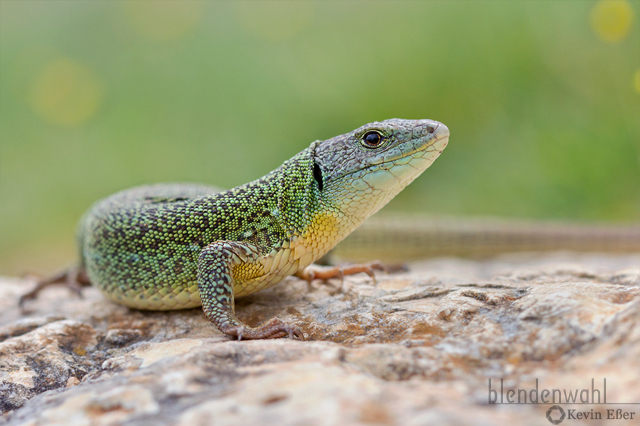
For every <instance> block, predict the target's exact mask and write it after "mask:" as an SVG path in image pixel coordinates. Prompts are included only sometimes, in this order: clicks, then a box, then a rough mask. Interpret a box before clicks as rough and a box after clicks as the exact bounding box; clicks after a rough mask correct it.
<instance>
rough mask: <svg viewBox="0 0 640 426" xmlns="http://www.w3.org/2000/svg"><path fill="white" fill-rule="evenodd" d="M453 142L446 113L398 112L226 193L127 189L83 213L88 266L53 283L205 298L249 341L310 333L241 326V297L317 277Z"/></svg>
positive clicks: (144, 298) (153, 297)
mask: <svg viewBox="0 0 640 426" xmlns="http://www.w3.org/2000/svg"><path fill="white" fill-rule="evenodd" d="M448 139H449V130H448V129H447V127H446V126H445V125H444V124H441V123H438V122H436V121H431V120H401V119H391V120H386V121H383V122H374V123H370V124H366V125H364V126H362V127H360V128H358V129H356V130H354V131H352V132H350V133H347V134H344V135H341V136H337V137H334V138H332V139H328V140H325V141H315V142H313V143H312V144H311V146H309V147H308V148H306V149H304V150H303V151H302V152H300V153H299V154H297V155H295V156H294V157H293V158H291V159H290V160H288V161H286V162H285V163H284V164H283V165H282V166H280V167H279V168H278V169H276V170H274V171H272V172H271V173H269V174H267V175H266V176H264V177H262V178H260V179H258V180H255V181H253V182H250V183H247V184H245V185H242V186H239V187H237V188H234V189H230V190H228V191H219V190H217V189H215V188H212V187H208V186H205V185H199V184H159V185H150V186H143V187H138V188H133V189H129V190H125V191H122V192H119V193H117V194H114V195H112V196H110V197H107V198H105V199H103V200H101V201H98V202H97V203H96V204H94V205H93V206H92V207H91V208H90V209H89V211H87V213H85V215H84V216H83V218H82V219H81V221H80V224H79V231H78V244H79V248H80V258H81V260H80V266H79V267H78V268H77V269H75V270H74V271H70V272H67V273H66V274H63V275H61V276H59V277H56V278H54V279H52V280H48V282H49V283H50V282H52V281H55V280H58V281H60V280H62V278H63V277H64V278H66V279H67V280H71V281H73V280H75V279H76V278H78V277H85V280H88V281H89V282H90V283H91V284H92V285H94V286H96V287H97V288H98V289H100V290H101V291H102V293H103V294H104V295H105V296H106V297H107V298H108V299H110V300H112V301H114V302H117V303H121V304H123V305H126V306H129V307H133V308H138V309H153V310H167V309H183V308H191V307H196V306H202V308H203V310H204V313H205V315H206V317H207V318H208V319H209V320H210V321H211V322H213V323H214V324H215V325H216V326H217V327H218V329H220V331H222V332H223V333H225V334H227V335H231V336H236V337H237V338H239V339H241V338H243V339H263V338H274V337H284V336H286V335H289V336H290V337H291V336H296V337H298V338H300V339H303V338H304V335H303V333H302V332H301V331H300V329H299V328H298V327H295V326H292V325H288V324H285V323H284V322H282V321H281V320H279V319H277V318H274V319H272V320H271V321H269V322H267V323H266V324H263V325H262V326H259V327H256V328H253V327H250V326H248V325H245V324H243V323H242V322H241V321H240V320H238V319H237V318H236V316H235V309H234V298H235V297H239V296H245V295H249V294H252V293H255V292H258V291H260V290H263V289H265V288H268V287H271V286H273V285H274V284H276V283H278V282H280V281H281V280H282V279H283V278H285V277H287V276H289V275H293V274H295V275H297V276H298V277H301V278H305V279H309V278H310V277H313V273H309V272H308V271H307V270H305V268H307V267H308V266H310V265H311V264H312V263H313V262H314V261H315V260H317V259H318V258H320V257H321V256H323V255H324V254H325V253H327V252H328V251H329V250H330V249H331V248H333V247H334V246H335V245H336V244H338V243H339V242H340V241H341V240H342V239H344V238H345V237H346V236H347V235H348V234H349V233H351V232H352V231H353V230H354V229H355V228H356V227H358V226H359V225H360V224H361V223H362V222H364V220H365V219H366V218H367V217H369V216H371V215H372V214H373V213H375V212H376V211H378V210H379V209H380V208H382V207H383V206H384V205H385V204H386V203H387V202H389V200H391V199H392V198H393V197H394V196H395V195H396V194H398V193H399V192H400V191H401V190H402V189H403V188H404V187H406V186H407V185H408V184H409V183H410V182H412V181H413V180H414V179H415V178H416V177H418V176H419V175H420V174H421V173H422V172H423V171H424V170H426V169H427V168H428V167H429V166H430V165H431V163H433V161H434V160H435V159H436V158H437V157H438V156H439V155H440V153H441V152H442V150H443V149H444V148H445V147H446V145H447V142H448ZM365 269H366V268H365ZM365 269H359V268H355V269H354V270H353V271H355V272H357V271H360V272H362V271H365ZM336 273H337V272H336Z"/></svg>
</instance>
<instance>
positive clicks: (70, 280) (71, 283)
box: [18, 266, 91, 314]
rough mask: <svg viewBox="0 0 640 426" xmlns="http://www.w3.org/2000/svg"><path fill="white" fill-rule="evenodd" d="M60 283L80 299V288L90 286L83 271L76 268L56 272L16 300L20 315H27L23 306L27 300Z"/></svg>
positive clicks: (39, 281)
mask: <svg viewBox="0 0 640 426" xmlns="http://www.w3.org/2000/svg"><path fill="white" fill-rule="evenodd" d="M61 283H62V284H63V285H65V286H66V287H68V288H69V289H70V290H71V291H72V292H74V293H75V294H76V295H77V296H78V297H82V287H83V286H87V285H90V284H91V283H90V282H89V278H88V277H87V274H86V272H85V271H84V269H82V268H79V267H77V266H74V267H71V268H69V269H66V270H64V271H62V272H58V273H57V274H55V275H52V276H51V277H49V278H45V279H40V280H38V282H37V283H36V286H35V288H34V289H33V290H31V291H29V292H27V293H25V294H23V295H22V296H20V299H18V306H19V307H20V310H21V311H22V313H23V314H25V313H27V310H26V308H25V306H24V304H25V302H26V301H27V300H32V299H35V298H36V297H38V294H39V293H40V292H41V291H42V290H43V289H45V288H46V287H49V286H50V285H53V284H61Z"/></svg>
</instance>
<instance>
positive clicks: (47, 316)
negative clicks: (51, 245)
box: [0, 253, 640, 426]
mask: <svg viewBox="0 0 640 426" xmlns="http://www.w3.org/2000/svg"><path fill="white" fill-rule="evenodd" d="M410 266H411V267H410V271H409V272H404V273H400V274H394V275H384V274H380V275H378V284H377V285H373V282H372V280H371V279H370V278H369V277H367V276H366V275H363V276H352V277H347V278H346V279H345V282H344V285H343V286H342V287H341V286H340V283H339V282H338V281H333V280H332V281H330V282H328V283H327V284H321V283H313V284H312V286H311V288H308V286H307V284H306V282H303V281H300V280H297V279H295V278H291V279H287V280H286V281H285V282H283V283H281V284H279V285H278V286H276V287H274V288H272V289H269V290H266V291H264V292H261V293H258V294H256V295H253V296H250V297H248V298H245V299H239V300H238V303H237V306H236V311H237V314H238V316H239V317H240V319H242V320H243V321H246V322H248V323H249V324H252V325H257V324H258V323H261V322H264V321H266V320H268V319H269V318H271V317H274V316H278V317H279V318H281V319H283V320H284V321H287V322H290V323H293V324H296V325H298V326H299V327H301V328H302V330H303V331H304V332H305V333H306V335H307V338H308V341H305V342H301V341H296V340H290V339H277V340H267V341H234V340H231V339H229V338H227V337H226V336H223V335H222V334H221V333H220V332H218V331H217V330H216V329H215V327H214V326H213V325H211V324H210V323H209V322H208V321H206V320H205V318H204V316H203V314H202V311H201V310H200V309H193V310H187V311H173V312H151V311H149V312H144V311H136V310H132V309H128V308H125V307H122V306H119V305H116V304H113V303H111V302H109V301H107V300H105V299H104V298H103V297H102V296H101V295H100V294H99V292H97V291H96V290H94V289H92V288H89V289H86V290H85V293H84V297H83V298H82V299H78V298H76V297H75V296H73V295H71V294H70V293H69V292H68V291H67V290H66V289H62V288H50V289H47V290H45V291H44V292H43V293H42V294H41V295H40V298H39V299H38V300H35V301H31V302H28V304H27V306H28V308H29V309H30V310H31V313H30V314H29V315H27V316H22V315H21V314H20V312H19V310H18V308H17V305H16V303H17V298H18V296H19V295H20V294H21V293H23V292H24V291H25V290H28V288H29V287H30V285H32V283H31V282H28V281H24V280H19V279H13V278H4V279H0V312H1V316H0V411H2V413H3V415H2V417H0V424H6V425H23V424H25V425H34V426H36V425H58V424H59V425H113V424H124V423H126V424H134V425H151V424H153V425H185V426H187V425H188V426H194V425H210V424H215V425H227V424H228V425H231V424H238V423H242V424H251V425H271V424H282V425H289V424H291V425H293V424H304V425H335V424H367V425H369V424H379V425H396V424H398V425H403V426H404V425H408V426H411V425H423V424H438V425H467V424H476V425H484V424H486V425H512V424H523V425H547V424H549V420H547V411H548V410H549V414H548V415H549V417H550V418H551V420H557V419H558V418H559V416H560V415H561V412H560V409H557V408H554V409H553V410H550V409H551V407H552V405H553V404H551V403H547V404H542V403H539V404H527V405H516V404H506V403H505V404H493V403H492V402H495V401H496V400H497V401H498V402H499V401H500V398H502V400H503V401H504V402H506V398H508V395H509V394H508V392H509V391H510V390H512V391H514V392H513V394H511V395H512V399H513V398H515V399H517V398H518V397H523V398H524V397H525V396H526V397H527V398H532V397H533V396H536V395H537V398H536V399H539V398H541V395H542V393H543V391H544V390H549V391H550V393H549V395H551V392H552V391H553V390H554V389H556V390H558V391H559V392H560V393H561V392H572V393H573V392H577V393H575V394H576V396H577V398H578V400H580V398H581V397H584V396H585V395H587V397H588V398H592V397H593V398H595V399H596V401H595V402H598V401H597V399H598V398H600V399H601V401H600V402H604V398H605V396H606V402H607V404H606V405H603V404H600V405H593V404H591V405H572V404H568V403H566V401H565V400H564V399H563V400H562V401H561V403H560V404H557V405H559V406H560V407H561V409H562V410H564V413H565V414H564V415H565V417H568V419H571V421H572V423H571V424H580V420H577V418H576V417H575V416H576V415H580V414H579V413H580V412H584V413H586V414H587V415H588V414H589V413H591V414H590V415H592V416H593V415H597V414H601V415H602V416H603V417H602V418H603V419H606V418H607V417H606V416H607V415H608V412H607V410H613V415H614V416H615V415H616V411H615V410H617V409H622V411H621V413H622V412H632V411H635V412H636V414H635V417H634V419H635V420H636V422H637V419H638V417H639V416H640V413H638V412H639V411H640V386H638V380H639V379H640V370H639V369H638V366H637V360H638V359H640V326H639V324H640V255H577V254H570V253H555V254H548V255H532V254H529V255H525V254H523V255H518V256H503V257H498V258H495V259H491V260H482V261H473V260H463V259H453V258H451V259H434V260H430V261H424V262H420V263H415V264H412V265H410ZM605 379H606V392H605V387H604V384H605ZM489 380H491V384H489ZM501 388H502V391H501ZM536 389H537V391H536ZM585 389H586V390H587V391H585V392H582V391H583V390H585ZM518 390H520V392H518ZM557 395H558V394H556V396H557ZM561 395H562V397H563V398H564V394H561ZM529 402H530V401H529ZM556 402H557V401H556ZM588 402H593V401H592V399H589V401H588ZM618 402H625V403H636V404H638V405H613V404H612V403H618ZM591 409H593V412H592V411H591ZM571 410H574V411H573V412H572V411H571ZM621 415H622V414H621ZM569 416H573V417H569ZM584 422H585V423H584V424H587V423H589V418H588V417H587V420H584ZM619 424H636V423H633V422H632V423H625V420H624V419H621V420H620V422H619Z"/></svg>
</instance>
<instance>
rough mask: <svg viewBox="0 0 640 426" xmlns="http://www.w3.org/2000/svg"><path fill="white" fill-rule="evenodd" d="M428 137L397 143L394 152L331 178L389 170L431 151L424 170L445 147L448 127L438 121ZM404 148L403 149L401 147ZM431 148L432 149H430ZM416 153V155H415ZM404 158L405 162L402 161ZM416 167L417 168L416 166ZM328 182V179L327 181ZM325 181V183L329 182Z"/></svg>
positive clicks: (447, 138) (389, 151) (421, 158)
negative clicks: (431, 155)
mask: <svg viewBox="0 0 640 426" xmlns="http://www.w3.org/2000/svg"><path fill="white" fill-rule="evenodd" d="M430 135H431V136H430V137H424V136H421V137H417V138H414V139H410V140H409V141H406V142H404V143H402V144H401V145H399V146H398V147H396V148H399V149H398V150H397V152H396V153H393V154H392V153H391V150H388V151H386V153H381V154H383V155H379V156H377V157H375V158H373V159H372V160H371V161H370V162H369V164H368V165H366V166H364V167H362V168H360V169H358V170H354V171H352V172H349V173H345V174H343V175H341V176H339V177H337V178H334V179H331V180H339V179H343V178H348V177H356V176H358V175H360V174H363V173H365V172H369V171H372V170H373V169H375V170H391V169H393V168H394V167H398V166H403V165H409V164H411V163H413V162H414V160H415V161H420V160H421V161H425V160H424V159H423V158H424V156H425V154H426V153H429V152H433V153H436V155H435V156H434V157H433V159H432V160H431V161H428V165H426V166H425V167H423V168H421V169H422V170H425V169H427V168H428V167H429V165H431V162H433V160H435V159H436V158H437V157H438V156H439V155H440V154H441V153H442V151H443V150H444V149H445V148H446V146H447V143H448V142H449V129H448V128H447V126H445V125H444V124H442V123H438V126H437V127H436V129H435V130H434V131H433V132H432V133H430ZM403 148H404V149H403ZM430 148H433V149H430ZM416 155H417V156H416ZM403 159H406V162H404V161H403ZM409 167H411V166H409ZM416 169H418V168H417V167H416ZM329 182H330V181H329ZM329 182H325V183H329Z"/></svg>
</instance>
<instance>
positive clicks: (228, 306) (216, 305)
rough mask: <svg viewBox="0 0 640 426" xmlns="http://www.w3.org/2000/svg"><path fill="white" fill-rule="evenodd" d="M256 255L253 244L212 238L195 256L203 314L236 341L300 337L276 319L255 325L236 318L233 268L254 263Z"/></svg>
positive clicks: (300, 335) (292, 329)
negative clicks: (252, 325) (198, 254)
mask: <svg viewBox="0 0 640 426" xmlns="http://www.w3.org/2000/svg"><path fill="white" fill-rule="evenodd" d="M259 257H260V253H259V252H258V250H257V248H256V247H255V246H253V245H252V244H248V243H241V242H236V241H216V242H215V243H212V244H209V245H208V246H207V247H205V248H204V249H203V250H202V252H201V253H200V257H199V258H198V290H199V292H200V299H201V300H202V310H203V311H204V314H205V316H206V317H207V319H208V320H209V321H211V322H212V323H214V324H215V325H216V327H218V329H219V330H220V331H222V332H223V333H225V334H228V335H230V336H235V337H237V338H238V340H241V339H272V338H278V337H284V336H287V335H289V336H290V337H293V336H296V337H298V338H299V339H301V340H304V335H303V334H302V331H300V329H299V328H298V327H296V326H292V325H289V324H286V323H284V322H282V321H281V320H279V319H278V318H273V319H272V320H270V321H269V322H268V323H266V324H263V325H261V326H260V327H256V328H253V327H249V326H248V325H246V324H243V323H242V322H241V321H240V320H239V319H237V318H236V316H235V305H234V294H233V287H234V285H235V284H237V279H236V278H235V277H234V270H238V267H240V268H242V267H243V266H250V265H252V264H253V265H256V264H257V262H258V258H259Z"/></svg>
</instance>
